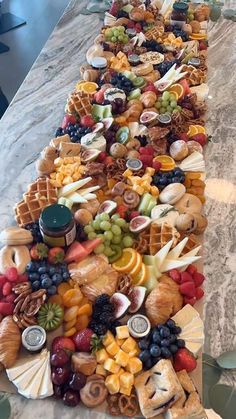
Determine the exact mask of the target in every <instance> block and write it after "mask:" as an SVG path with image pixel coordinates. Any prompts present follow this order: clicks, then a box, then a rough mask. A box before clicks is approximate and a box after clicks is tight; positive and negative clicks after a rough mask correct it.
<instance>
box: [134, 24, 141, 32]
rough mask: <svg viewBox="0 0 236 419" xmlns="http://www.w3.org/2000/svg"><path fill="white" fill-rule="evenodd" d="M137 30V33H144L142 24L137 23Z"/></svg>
mask: <svg viewBox="0 0 236 419" xmlns="http://www.w3.org/2000/svg"><path fill="white" fill-rule="evenodd" d="M135 29H136V31H137V32H141V31H142V26H141V25H140V23H136V25H135Z"/></svg>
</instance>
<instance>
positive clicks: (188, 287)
mask: <svg viewBox="0 0 236 419" xmlns="http://www.w3.org/2000/svg"><path fill="white" fill-rule="evenodd" d="M179 290H180V292H181V294H183V295H186V296H187V297H189V298H192V297H195V292H196V288H195V285H194V283H193V282H192V281H191V282H190V281H188V282H184V283H183V284H180V287H179Z"/></svg>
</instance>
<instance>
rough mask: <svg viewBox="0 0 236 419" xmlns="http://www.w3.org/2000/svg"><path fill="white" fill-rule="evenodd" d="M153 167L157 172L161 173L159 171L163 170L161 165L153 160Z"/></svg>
mask: <svg viewBox="0 0 236 419" xmlns="http://www.w3.org/2000/svg"><path fill="white" fill-rule="evenodd" d="M152 167H153V169H155V170H156V172H159V170H160V169H161V163H160V162H159V161H157V160H153V162H152Z"/></svg>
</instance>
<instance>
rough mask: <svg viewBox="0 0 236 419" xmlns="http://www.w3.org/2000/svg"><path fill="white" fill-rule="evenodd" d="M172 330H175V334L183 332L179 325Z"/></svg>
mask: <svg viewBox="0 0 236 419" xmlns="http://www.w3.org/2000/svg"><path fill="white" fill-rule="evenodd" d="M172 331H173V333H174V334H175V335H179V334H180V333H181V331H182V329H181V327H179V326H175V327H174V328H173V329H172Z"/></svg>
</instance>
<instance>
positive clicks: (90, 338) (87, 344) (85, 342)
mask: <svg viewBox="0 0 236 419" xmlns="http://www.w3.org/2000/svg"><path fill="white" fill-rule="evenodd" d="M73 341H74V343H75V347H76V350H77V351H79V352H90V351H93V350H97V349H98V348H99V346H100V339H99V338H98V337H97V335H95V334H94V332H93V331H92V330H91V329H89V328H86V329H84V330H81V331H80V332H77V333H76V334H75V335H74V336H73Z"/></svg>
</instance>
